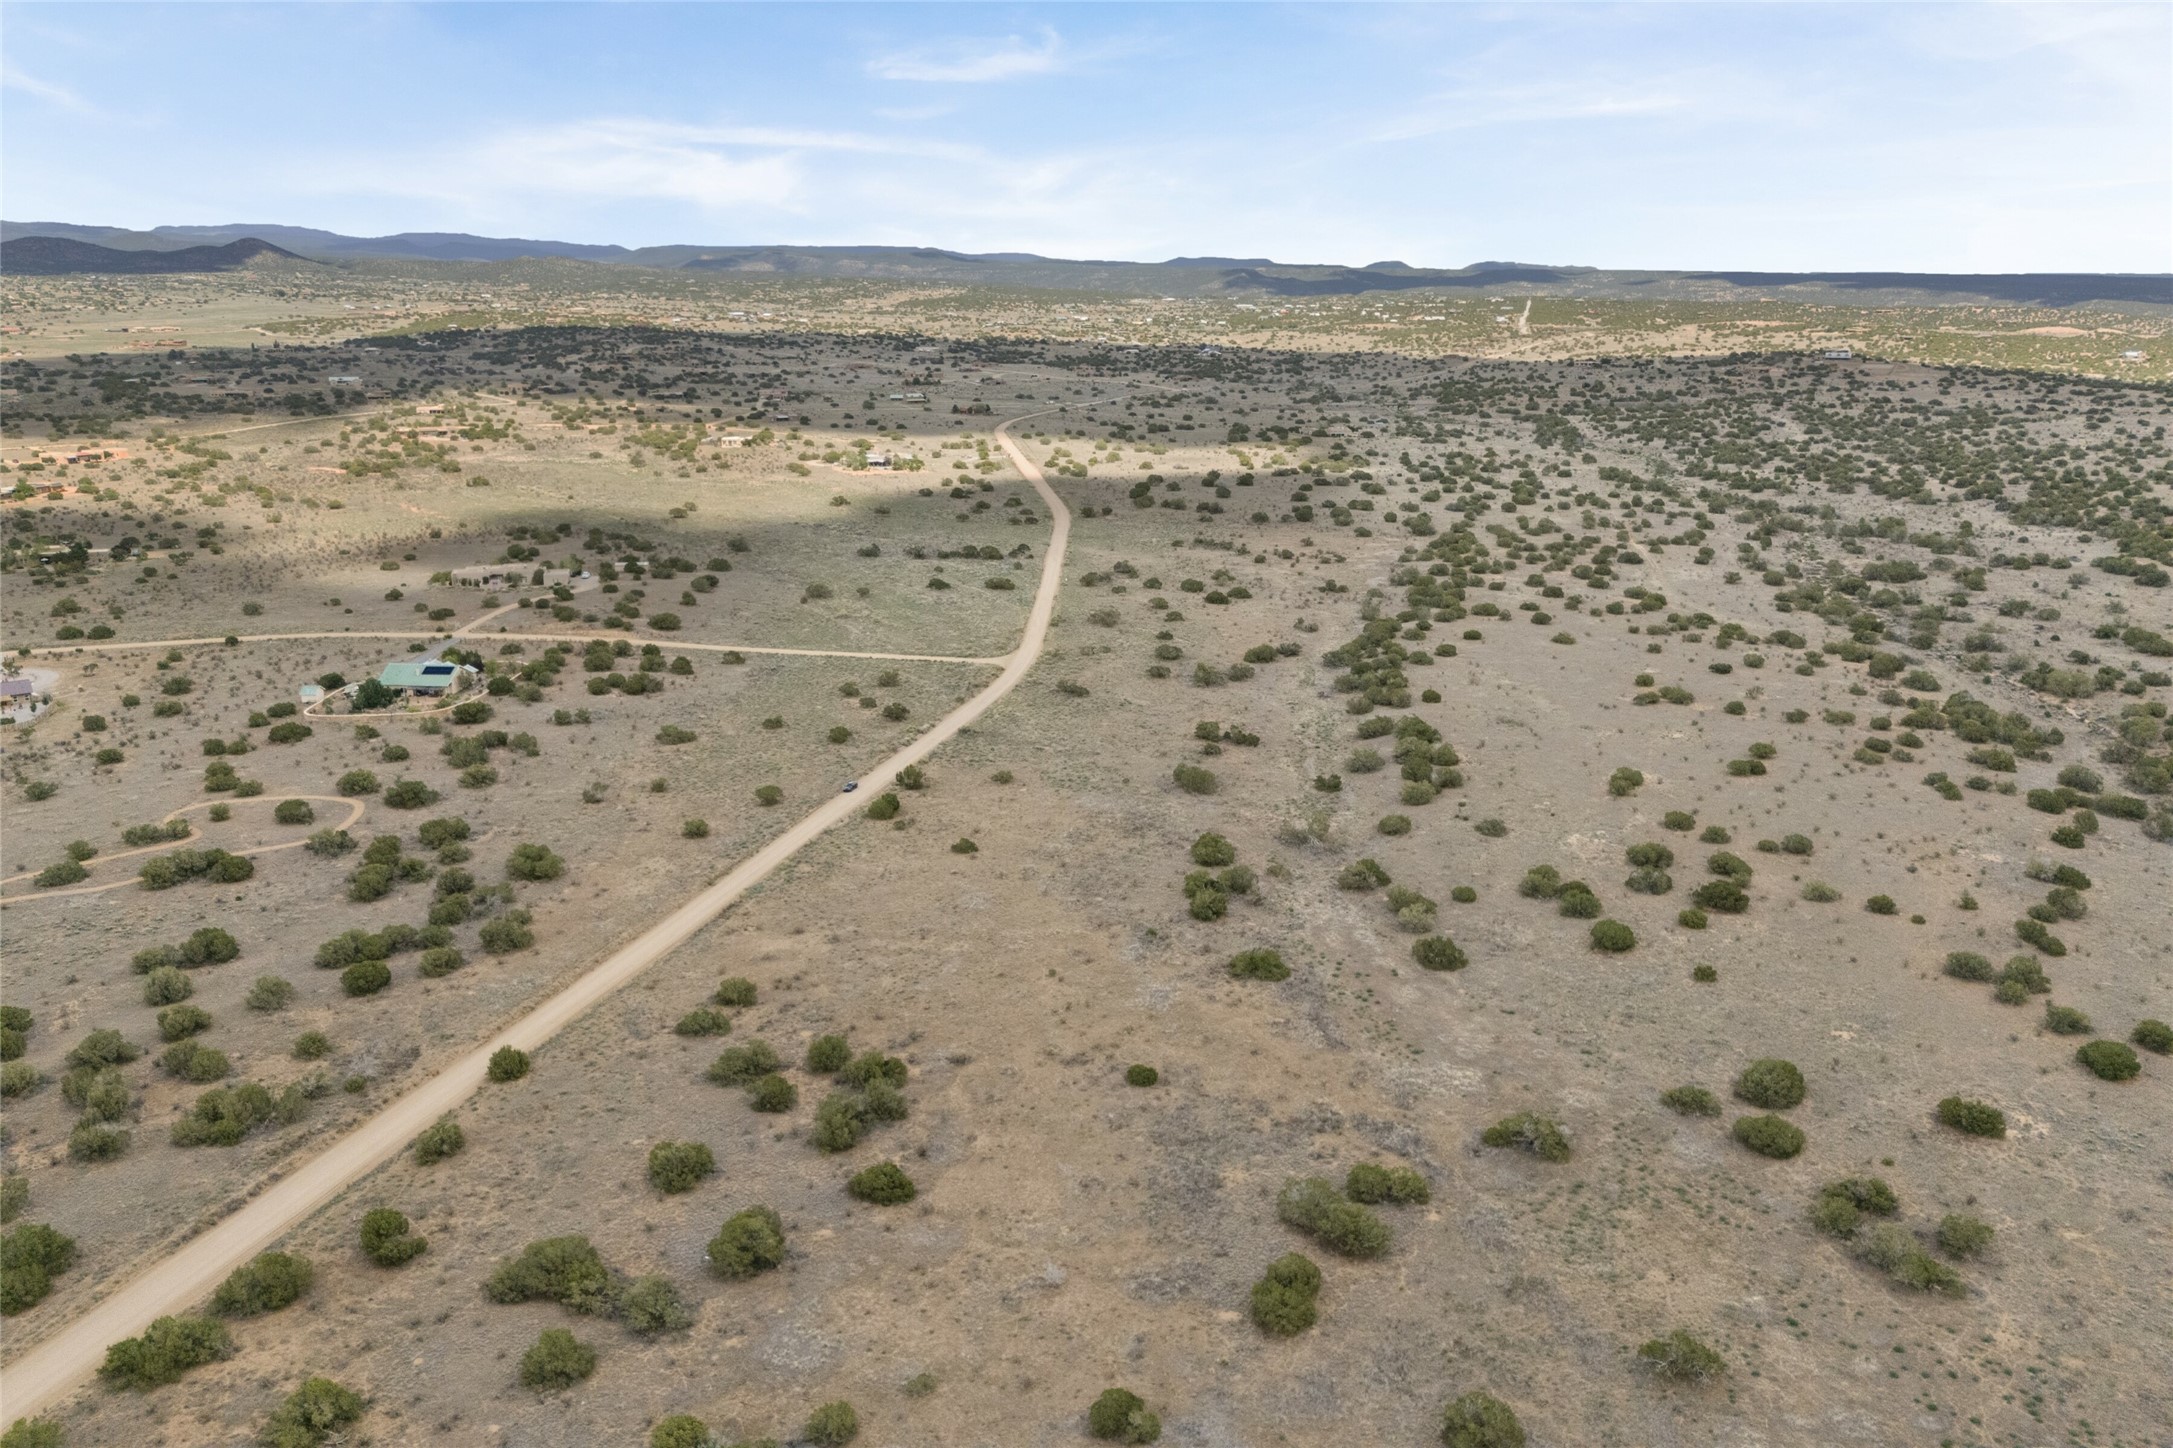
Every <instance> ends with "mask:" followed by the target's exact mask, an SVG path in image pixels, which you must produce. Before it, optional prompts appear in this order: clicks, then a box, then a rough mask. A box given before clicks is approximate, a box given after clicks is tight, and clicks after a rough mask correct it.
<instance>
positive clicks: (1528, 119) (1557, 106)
mask: <svg viewBox="0 0 2173 1448" xmlns="http://www.w3.org/2000/svg"><path fill="white" fill-rule="evenodd" d="M1692 104H1693V102H1692V99H1691V97H1690V96H1689V95H1687V94H1686V93H1685V92H1684V91H1682V90H1681V89H1678V88H1675V87H1673V86H1670V85H1666V84H1663V85H1659V86H1650V85H1629V86H1619V87H1615V86H1607V85H1597V86H1595V85H1588V84H1568V83H1564V84H1551V83H1550V84H1542V85H1528V86H1494V87H1480V86H1474V87H1463V86H1459V87H1456V88H1453V89H1449V90H1444V91H1440V92H1437V93H1435V94H1434V95H1431V96H1428V97H1426V98H1424V99H1423V100H1421V101H1419V102H1418V103H1417V104H1416V105H1414V106H1412V107H1410V108H1409V109H1407V110H1406V111H1404V112H1403V113H1402V114H1401V115H1398V116H1395V117H1392V118H1390V119H1389V120H1387V121H1384V122H1382V123H1380V124H1379V125H1377V126H1375V127H1374V128H1373V129H1372V130H1371V131H1370V132H1369V139H1371V140H1375V141H1415V140H1418V139H1421V138H1422V137H1426V136H1438V135H1442V134H1444V133H1446V132H1449V131H1467V130H1476V129H1480V128H1483V127H1487V126H1530V125H1541V124H1545V123H1548V122H1569V121H1619V120H1624V119H1627V118H1630V117H1634V116H1657V115H1665V114H1668V113H1670V112H1679V111H1684V110H1687V109H1689V108H1690V107H1691V106H1692Z"/></svg>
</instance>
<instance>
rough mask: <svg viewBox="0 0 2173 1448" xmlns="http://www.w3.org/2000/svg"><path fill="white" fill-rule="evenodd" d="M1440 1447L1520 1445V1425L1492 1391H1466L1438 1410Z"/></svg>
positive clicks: (1511, 1447) (1503, 1447)
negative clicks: (1439, 1413)
mask: <svg viewBox="0 0 2173 1448" xmlns="http://www.w3.org/2000/svg"><path fill="white" fill-rule="evenodd" d="M1441 1442H1442V1444H1443V1445H1444V1448H1524V1425H1523V1424H1521V1423H1519V1422H1518V1421H1517V1415H1516V1414H1515V1413H1514V1412H1512V1411H1511V1410H1510V1407H1509V1405H1508V1404H1507V1403H1505V1402H1503V1401H1502V1400H1501V1399H1499V1398H1497V1397H1495V1396H1494V1395H1493V1394H1492V1393H1482V1392H1476V1391H1475V1392H1469V1393H1465V1394H1464V1395H1463V1396H1462V1397H1459V1398H1454V1399H1452V1400H1451V1401H1450V1402H1449V1405H1448V1406H1447V1407H1445V1408H1443V1409H1442V1410H1441Z"/></svg>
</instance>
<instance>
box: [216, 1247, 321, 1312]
mask: <svg viewBox="0 0 2173 1448" xmlns="http://www.w3.org/2000/svg"><path fill="white" fill-rule="evenodd" d="M316 1275H317V1274H316V1269H315V1268H313V1267H311V1266H310V1264H309V1261H308V1259H307V1258H304V1257H296V1256H293V1255H291V1254H289V1253H286V1252H263V1253H260V1254H258V1256H257V1258H256V1259H255V1260H254V1261H252V1262H249V1263H247V1264H245V1265H243V1266H240V1267H237V1268H235V1269H234V1270H233V1272H232V1273H231V1274H230V1275H229V1276H228V1277H227V1279H226V1281H224V1282H222V1283H220V1284H219V1290H218V1291H217V1292H214V1293H213V1294H212V1296H211V1310H212V1311H213V1312H215V1313H217V1314H218V1315H219V1316H221V1317H256V1316H259V1315H261V1314H263V1313H267V1312H277V1311H278V1310H279V1309H280V1308H282V1307H285V1306H287V1305H288V1304H290V1303H292V1302H295V1301H297V1300H299V1299H300V1298H301V1297H302V1296H303V1294H305V1293H307V1292H308V1291H309V1289H310V1284H311V1283H312V1282H314V1281H315V1280H316Z"/></svg>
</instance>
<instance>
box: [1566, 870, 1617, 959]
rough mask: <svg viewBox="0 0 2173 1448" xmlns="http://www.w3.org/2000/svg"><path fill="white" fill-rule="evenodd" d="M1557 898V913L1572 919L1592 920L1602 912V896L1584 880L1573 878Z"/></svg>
mask: <svg viewBox="0 0 2173 1448" xmlns="http://www.w3.org/2000/svg"><path fill="white" fill-rule="evenodd" d="M1555 899H1556V900H1557V901H1558V902H1559V903H1558V905H1557V909H1556V913H1557V914H1560V915H1566V916H1568V917H1569V918H1570V919H1572V920H1590V919H1592V918H1593V917H1594V916H1596V915H1598V914H1599V913H1600V897H1599V896H1597V895H1595V894H1593V893H1592V887H1591V886H1589V885H1587V884H1586V883H1585V882H1584V881H1582V880H1571V881H1570V882H1569V883H1568V884H1566V885H1564V886H1563V887H1562V893H1561V894H1560V895H1558V896H1556V897H1555ZM1633 943H1634V941H1633Z"/></svg>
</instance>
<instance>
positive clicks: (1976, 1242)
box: [1938, 1212, 1993, 1261]
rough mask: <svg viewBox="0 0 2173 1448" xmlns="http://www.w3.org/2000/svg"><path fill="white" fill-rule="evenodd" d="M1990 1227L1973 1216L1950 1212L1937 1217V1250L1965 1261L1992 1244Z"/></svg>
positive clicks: (1980, 1253)
mask: <svg viewBox="0 0 2173 1448" xmlns="http://www.w3.org/2000/svg"><path fill="white" fill-rule="evenodd" d="M1992 1236H1993V1233H1992V1228H1991V1227H1990V1226H1989V1225H1987V1224H1986V1223H1984V1222H1982V1221H1979V1220H1978V1219H1977V1218H1975V1217H1971V1216H1965V1215H1963V1214H1961V1213H1959V1212H1950V1213H1948V1214H1947V1215H1946V1216H1944V1217H1941V1218H1940V1219H1939V1232H1938V1237H1939V1250H1940V1251H1942V1252H1944V1253H1946V1254H1947V1255H1948V1256H1949V1257H1954V1258H1958V1259H1961V1260H1963V1261H1967V1260H1968V1259H1969V1258H1972V1257H1976V1256H1980V1255H1982V1253H1983V1252H1984V1249H1985V1248H1987V1247H1989V1246H1991V1245H1992Z"/></svg>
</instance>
